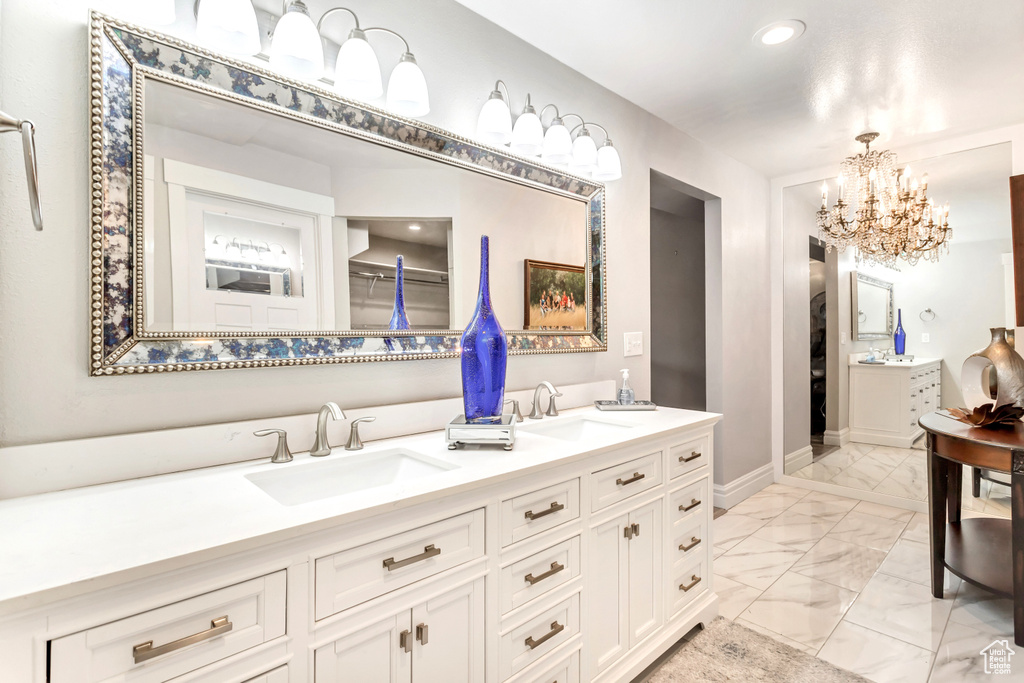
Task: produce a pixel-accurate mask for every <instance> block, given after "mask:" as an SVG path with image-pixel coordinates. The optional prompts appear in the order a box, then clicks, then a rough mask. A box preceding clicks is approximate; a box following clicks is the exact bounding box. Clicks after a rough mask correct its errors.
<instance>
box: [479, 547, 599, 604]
mask: <svg viewBox="0 0 1024 683" xmlns="http://www.w3.org/2000/svg"><path fill="white" fill-rule="evenodd" d="M579 575H580V537H579V536H574V537H573V538H570V539H569V540H568V541H563V542H562V543H559V544H557V545H553V546H551V547H550V548H545V549H544V550H542V551H540V552H539V553H534V554H533V555H530V556H529V557H526V558H523V559H522V560H519V561H518V562H515V563H513V564H510V565H509V566H507V567H504V568H503V569H502V570H501V587H500V590H499V593H498V606H499V607H500V608H501V613H502V614H505V613H507V612H509V611H511V610H513V609H515V608H516V607H521V606H522V605H525V604H526V603H528V602H530V601H531V600H534V599H536V598H539V597H540V596H542V595H544V594H546V593H550V592H551V591H552V590H553V589H555V588H558V587H559V586H561V585H562V584H564V583H567V582H569V581H572V580H573V579H574V578H576V577H577V576H579Z"/></svg>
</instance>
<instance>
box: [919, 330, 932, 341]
mask: <svg viewBox="0 0 1024 683" xmlns="http://www.w3.org/2000/svg"><path fill="white" fill-rule="evenodd" d="M931 340H932V336H931V335H930V334H928V333H927V332H922V333H921V343H922V344H927V343H928V342H930V341H931Z"/></svg>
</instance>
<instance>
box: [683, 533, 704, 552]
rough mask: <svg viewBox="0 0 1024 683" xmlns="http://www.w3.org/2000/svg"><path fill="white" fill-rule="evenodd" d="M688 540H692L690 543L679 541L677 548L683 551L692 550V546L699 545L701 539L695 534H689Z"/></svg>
mask: <svg viewBox="0 0 1024 683" xmlns="http://www.w3.org/2000/svg"><path fill="white" fill-rule="evenodd" d="M690 540H691V541H692V543H690V545H683V544H681V543H680V544H679V549H680V550H682V551H683V552H684V553H685V552H686V551H688V550H693V549H694V548H696V547H697V546H699V545H700V541H701V539H699V538H697V537H696V536H691V537H690Z"/></svg>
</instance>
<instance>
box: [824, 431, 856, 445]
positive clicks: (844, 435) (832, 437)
mask: <svg viewBox="0 0 1024 683" xmlns="http://www.w3.org/2000/svg"><path fill="white" fill-rule="evenodd" d="M822 441H824V442H825V445H826V446H845V445H846V444H848V443H850V428H849V427H843V428H842V429H840V430H839V431H838V432H837V431H834V430H832V429H826V430H825V436H824V438H823V439H822Z"/></svg>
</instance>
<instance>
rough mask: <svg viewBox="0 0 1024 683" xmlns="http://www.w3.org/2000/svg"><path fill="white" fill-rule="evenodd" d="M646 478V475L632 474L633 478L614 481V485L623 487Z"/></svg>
mask: <svg viewBox="0 0 1024 683" xmlns="http://www.w3.org/2000/svg"><path fill="white" fill-rule="evenodd" d="M646 476H647V475H646V474H640V473H639V472H634V473H633V476H632V477H630V478H629V479H616V480H615V483H616V484H618V485H619V486H625V485H626V484H632V483H633V482H634V481H640V480H641V479H643V478H644V477H646Z"/></svg>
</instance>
